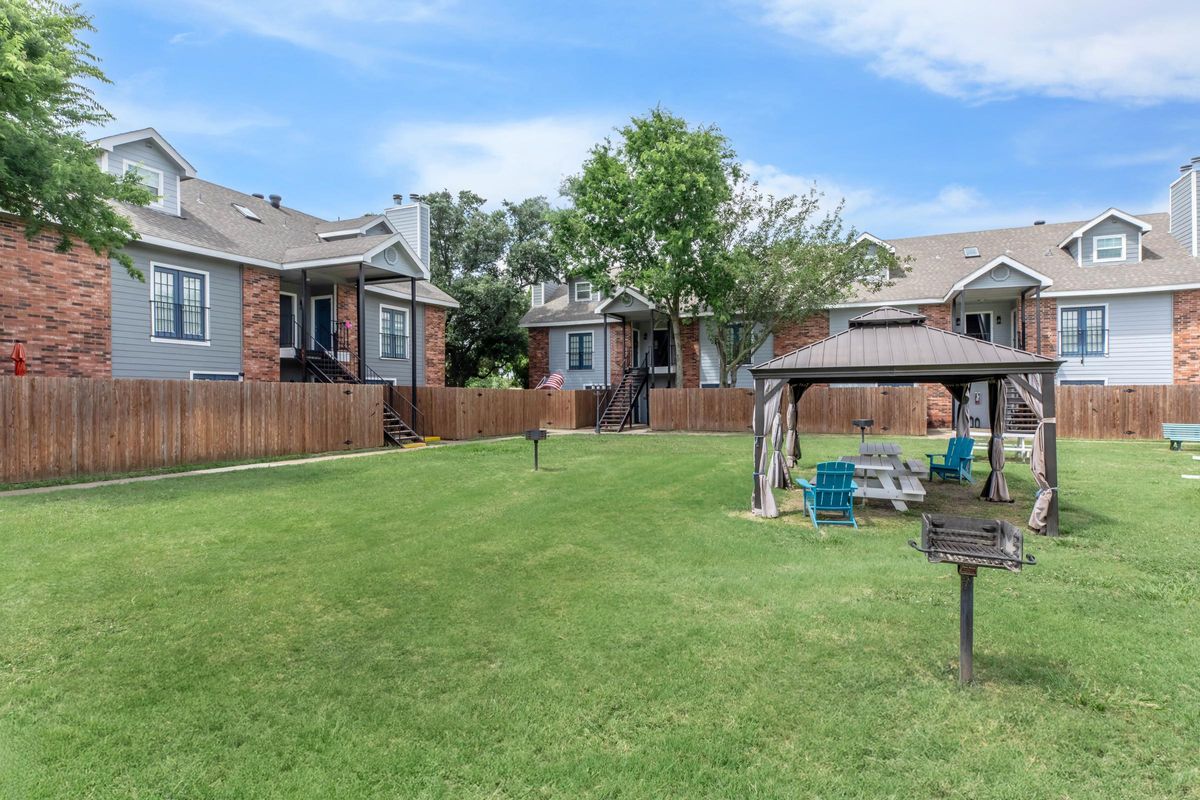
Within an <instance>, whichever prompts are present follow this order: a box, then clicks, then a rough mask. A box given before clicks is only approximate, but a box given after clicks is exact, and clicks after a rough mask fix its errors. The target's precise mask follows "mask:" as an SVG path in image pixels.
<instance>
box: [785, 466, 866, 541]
mask: <svg viewBox="0 0 1200 800" xmlns="http://www.w3.org/2000/svg"><path fill="white" fill-rule="evenodd" d="M795 480H796V485H797V486H799V487H800V488H801V489H803V490H804V507H805V508H807V509H808V516H810V517H811V518H812V522H813V527H814V528H820V527H821V523H825V524H826V525H853V526H854V527H855V528H857V527H858V523H857V522H855V521H854V492H855V491H857V490H858V484H857V483H855V482H854V465H853V464H846V463H843V462H841V461H824V462H822V463H820V464H817V477H816V479H815V480H816V484H812V483H809V482H808V481H806V480H804V478H796V479H795ZM819 513H820V514H840V515H841V519H820V518H819V517H818V516H817V514H819Z"/></svg>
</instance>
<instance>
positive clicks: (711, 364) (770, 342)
mask: <svg viewBox="0 0 1200 800" xmlns="http://www.w3.org/2000/svg"><path fill="white" fill-rule="evenodd" d="M711 325H712V320H710V319H703V320H701V323H700V385H701V386H705V385H708V384H713V385H719V384H720V382H721V357H720V354H719V353H718V352H717V346H716V345H715V344H713V341H712V338H711V337H710V335H709V332H710V330H711V328H710V326H711ZM774 355H775V337H774V335H770V336H767V340H766V341H765V342H763V343H762V345H760V346H759V348H758V349H757V350H755V351H754V355H753V356H752V357H751V359H750V363H751V364H759V363H761V362H763V361H767V360H769V359H771V358H772V357H773V356H774ZM734 385H735V386H737V387H738V388H739V389H753V388H754V379H753V378H752V377H750V370H749V369H747V368H746V367H741V368H739V369H738V372H737V381H736V383H735V384H734Z"/></svg>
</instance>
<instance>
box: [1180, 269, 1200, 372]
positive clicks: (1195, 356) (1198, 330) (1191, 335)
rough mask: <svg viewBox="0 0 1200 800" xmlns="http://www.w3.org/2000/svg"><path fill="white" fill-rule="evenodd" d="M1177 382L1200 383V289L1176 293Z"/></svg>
mask: <svg viewBox="0 0 1200 800" xmlns="http://www.w3.org/2000/svg"><path fill="white" fill-rule="evenodd" d="M1174 317H1175V341H1174V346H1175V382H1176V383H1200V289H1192V290H1190V291H1186V292H1176V293H1175V302H1174Z"/></svg>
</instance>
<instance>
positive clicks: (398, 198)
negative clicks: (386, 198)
mask: <svg viewBox="0 0 1200 800" xmlns="http://www.w3.org/2000/svg"><path fill="white" fill-rule="evenodd" d="M392 202H393V203H395V204H396V205H398V206H402V205H404V192H401V193H400V194H394V195H392Z"/></svg>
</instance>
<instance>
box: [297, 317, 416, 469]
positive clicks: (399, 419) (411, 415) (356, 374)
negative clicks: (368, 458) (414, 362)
mask: <svg viewBox="0 0 1200 800" xmlns="http://www.w3.org/2000/svg"><path fill="white" fill-rule="evenodd" d="M296 341H298V342H303V343H304V347H303V348H302V349H300V350H298V353H297V354H298V355H299V357H300V361H301V363H302V364H303V366H304V371H305V374H306V375H308V376H310V377H311V378H313V379H314V380H315V381H317V382H318V383H342V384H360V385H361V384H378V385H381V386H383V387H384V391H385V395H384V402H383V443H384V444H387V445H393V446H395V447H423V446H424V445H425V439H424V438H423V437H422V436H421V434H419V433H418V432H417V431H418V430H419V429H420V428H422V427H424V426H423V425H422V424H421V412H420V411H419V410H418V409H417V407H416V406H414V405H413V404H412V403H411V402H410V401H409V400H408V398H406V397H405V396H404V395H403V394H401V393H400V392H398V391H396V386H395V385H394V384H393V383H392V382H391V381H389V380H387V379H386V378H384V377H383V376H382V375H380V374H379V373H378V372H376V371H375V370H373V369H371V368H370V367H369V366H367V365H365V364H359V363H358V356H357V355H356V354H355V350H354V348H353V347H352V346H350V345H351V344H353V343H347V345H348V346H347V347H346V348H344V349H343V348H342V347H339V346H338V341H337V334H336V333H332V334H330V347H326V346H324V345H322V344H321V343H320V342H319V341H317V340H316V338H314V337H312V336H309V335H307V333H306V332H305V331H303V330H301V329H300V326H299V323H297V325H296ZM339 354H340V357H339ZM397 408H401V409H403V410H404V411H406V412H408V419H409V420H412V423H413V424H409V422H408V421H406V420H405V418H404V416H402V415H401V414H400V413H399V412H397V411H396V409H397Z"/></svg>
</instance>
